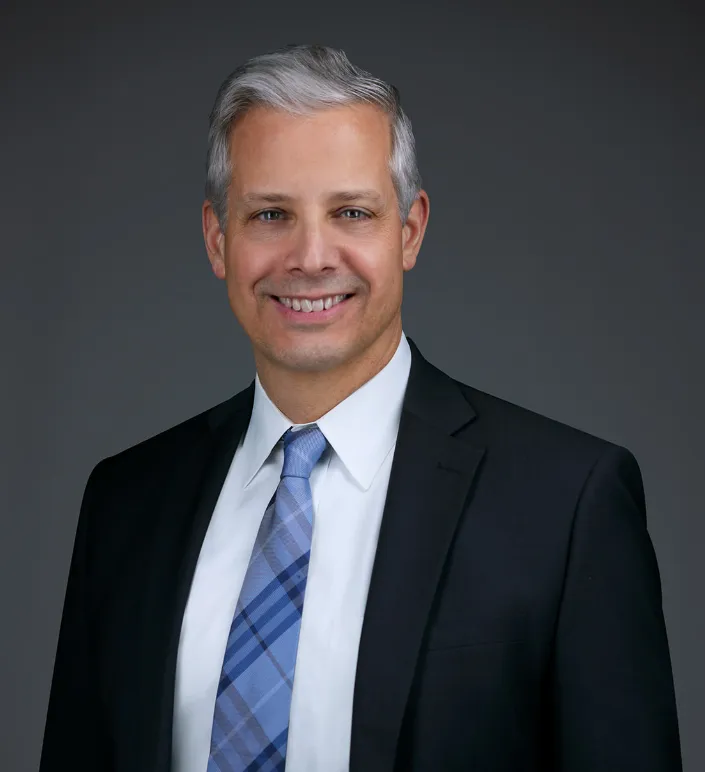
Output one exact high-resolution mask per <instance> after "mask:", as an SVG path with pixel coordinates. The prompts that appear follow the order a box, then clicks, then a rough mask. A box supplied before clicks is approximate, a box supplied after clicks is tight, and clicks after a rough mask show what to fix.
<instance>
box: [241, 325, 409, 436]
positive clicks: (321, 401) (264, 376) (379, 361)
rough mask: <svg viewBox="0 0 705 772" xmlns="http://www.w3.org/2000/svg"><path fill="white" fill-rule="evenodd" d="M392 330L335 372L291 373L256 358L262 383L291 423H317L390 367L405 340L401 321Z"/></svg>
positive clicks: (267, 361)
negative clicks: (402, 341) (400, 342)
mask: <svg viewBox="0 0 705 772" xmlns="http://www.w3.org/2000/svg"><path fill="white" fill-rule="evenodd" d="M392 327H393V328H392V329H390V330H387V334H386V335H383V336H381V337H380V339H378V340H377V341H375V343H374V344H373V345H372V346H371V347H370V349H368V350H366V351H364V352H363V353H362V354H361V355H360V356H359V357H356V358H355V359H353V360H350V361H349V362H345V363H344V364H342V365H340V366H338V367H336V368H333V369H331V370H325V371H313V372H310V371H302V370H287V369H284V368H282V367H281V366H278V365H276V364H275V363H273V362H271V360H264V359H261V360H260V361H257V360H258V357H255V360H256V362H255V363H256V366H257V374H258V376H259V379H260V383H261V384H262V387H263V388H264V390H265V392H266V393H267V396H268V397H269V398H270V399H271V400H272V402H273V403H274V404H275V405H276V406H277V408H279V410H281V412H282V413H283V414H284V415H285V416H286V417H287V418H288V419H289V420H290V421H292V422H293V423H295V424H306V423H312V422H314V421H317V420H318V419H319V418H320V417H321V416H323V415H325V414H326V413H327V412H328V411H329V410H332V409H333V408H334V407H335V406H336V405H338V404H339V403H340V402H342V401H343V400H344V399H346V397H349V396H350V395H351V394H352V393H353V392H354V391H357V390H358V389H359V388H360V386H362V385H363V384H365V383H367V381H369V380H370V379H371V378H373V377H374V376H375V375H377V373H378V372H379V371H380V370H382V369H383V368H384V367H385V366H386V365H387V364H388V363H389V361H390V360H391V358H392V357H393V356H394V352H395V351H396V350H397V346H398V345H399V341H400V339H401V332H402V329H401V320H399V322H398V324H396V325H393V326H392Z"/></svg>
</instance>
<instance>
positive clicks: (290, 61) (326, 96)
mask: <svg viewBox="0 0 705 772" xmlns="http://www.w3.org/2000/svg"><path fill="white" fill-rule="evenodd" d="M356 103H367V104H371V105H374V106H376V107H379V108H380V109H382V110H383V111H384V112H385V113H386V114H387V115H388V116H389V120H390V128H391V139H392V142H391V145H392V150H391V155H390V158H389V170H390V173H391V176H392V182H393V184H394V190H395V191H396V196H397V201H398V205H399V216H400V218H401V221H402V222H406V218H407V217H408V215H409V210H410V209H411V205H412V204H413V202H414V200H415V199H416V197H417V196H418V193H419V190H420V189H421V175H420V174H419V170H418V167H417V163H416V148H415V142H414V134H413V132H412V130H411V121H410V120H409V118H408V117H407V116H406V114H405V113H404V111H403V110H402V108H401V100H400V97H399V92H398V90H397V89H396V87H395V86H392V85H391V84H388V83H385V82H384V81H383V80H380V79H379V78H375V77H374V76H373V75H371V74H370V73H369V72H366V71H365V70H362V69H360V68H359V67H356V66H355V65H353V64H352V63H351V62H350V60H349V59H348V57H347V56H346V55H345V52H344V51H341V50H340V49H336V48H330V47H328V46H320V45H293V46H292V45H290V46H286V47H285V48H282V49H278V50H277V51H273V52H271V53H268V54H262V55H261V56H256V57H253V58H252V59H249V60H248V61H247V62H245V63H244V64H243V65H241V66H240V67H238V68H237V69H236V70H235V71H234V72H232V73H231V74H230V75H229V76H228V77H227V78H226V79H225V80H224V81H223V83H222V85H221V87H220V89H219V90H218V95H217V96H216V100H215V104H214V105H213V109H212V111H211V114H210V129H209V132H208V154H207V159H206V198H207V199H208V200H209V201H210V202H211V204H212V205H213V209H214V211H215V214H216V217H217V218H218V222H219V223H220V227H221V229H223V230H225V226H226V223H227V215H228V189H229V187H230V181H231V178H232V174H233V169H232V167H231V163H230V147H229V140H230V133H231V131H232V128H233V126H234V125H235V122H236V120H237V119H238V118H241V117H242V116H243V115H244V114H245V113H246V112H247V111H248V110H249V109H250V108H252V107H255V106H266V107H274V108H279V109H282V110H286V111H287V112H290V113H293V114H297V115H304V114H310V113H311V112H313V111H315V110H321V109H325V108H326V107H334V106H339V105H347V104H356Z"/></svg>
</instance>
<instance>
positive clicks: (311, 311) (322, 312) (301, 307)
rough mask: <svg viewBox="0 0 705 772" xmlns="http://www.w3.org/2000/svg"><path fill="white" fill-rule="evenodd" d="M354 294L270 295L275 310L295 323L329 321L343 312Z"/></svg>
mask: <svg viewBox="0 0 705 772" xmlns="http://www.w3.org/2000/svg"><path fill="white" fill-rule="evenodd" d="M353 297H355V296H354V295H329V296H328V297H324V298H302V297H298V298H287V297H279V296H275V295H271V296H270V298H271V300H272V301H274V306H275V308H276V310H277V311H278V312H279V313H280V314H282V316H283V317H284V319H286V320H288V321H289V322H291V323H296V324H316V323H318V322H331V321H333V320H334V319H336V318H337V317H338V316H340V315H341V314H344V313H345V310H346V309H347V308H348V306H349V303H350V300H351V299H352V298H353Z"/></svg>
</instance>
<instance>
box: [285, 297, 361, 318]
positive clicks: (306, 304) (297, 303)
mask: <svg viewBox="0 0 705 772" xmlns="http://www.w3.org/2000/svg"><path fill="white" fill-rule="evenodd" d="M349 297H350V295H330V296H329V297H327V298H315V299H314V298H285V297H277V300H278V301H279V302H280V303H281V304H282V305H283V306H286V307H287V308H291V309H293V310H294V311H300V312H302V313H304V314H310V313H312V312H313V311H327V310H328V309H329V308H332V307H333V306H336V305H338V303H342V301H343V300H345V299H346V298H349Z"/></svg>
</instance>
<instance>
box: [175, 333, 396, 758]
mask: <svg viewBox="0 0 705 772" xmlns="http://www.w3.org/2000/svg"><path fill="white" fill-rule="evenodd" d="M410 367H411V351H410V349H409V344H408V342H407V340H406V337H405V336H404V334H403V333H402V335H401V338H400V341H399V345H398V347H397V350H396V353H395V354H394V356H393V357H392V359H391V360H390V361H389V362H388V364H387V365H386V366H385V367H384V368H383V369H382V370H381V371H380V372H379V373H377V375H375V376H374V377H373V378H372V379H370V380H369V381H368V382H367V383H365V384H364V385H363V386H361V387H360V388H359V389H358V390H357V391H355V392H354V393H353V394H351V395H350V396H349V397H347V398H346V399H345V400H343V401H342V402H341V403H339V404H338V405H336V406H335V407H334V408H333V409H332V410H330V411H329V412H328V413H326V414H325V415H324V416H322V417H321V418H320V419H319V420H318V421H316V424H318V427H319V428H320V430H321V431H322V432H323V434H324V436H325V438H326V439H327V440H328V443H329V445H328V447H327V448H326V450H325V451H324V453H323V455H322V456H321V458H320V460H319V461H318V463H317V464H316V466H315V467H314V469H313V472H312V473H311V478H310V480H311V490H312V494H313V513H314V514H313V523H314V527H313V540H312V544H311V558H310V563H309V568H308V580H307V583H306V593H305V596H304V610H303V616H302V620H301V631H300V634H299V647H298V653H297V660H296V671H295V678H294V686H293V692H292V698H291V713H290V719H289V737H288V746H287V754H286V769H287V772H347V770H348V760H349V755H350V730H351V725H352V702H353V688H354V684H355V671H356V666H357V654H358V646H359V641H360V633H361V630H362V620H363V615H364V611H365V604H366V601H367V591H368V589H369V582H370V576H371V573H372V565H373V561H374V556H375V551H376V549H377V537H378V534H379V527H380V524H381V521H382V511H383V508H384V502H385V499H386V495H387V485H388V483H389V473H390V471H391V465H392V458H393V455H394V448H395V445H396V439H397V431H398V428H399V419H400V416H401V408H402V402H403V398H404V392H405V390H406V384H407V380H408V377H409V370H410ZM290 426H294V427H297V426H298V427H299V428H300V426H301V425H296V424H294V423H293V422H292V421H290V420H289V419H287V418H286V416H285V415H283V414H282V413H281V412H280V411H279V410H278V409H277V407H276V406H275V405H274V404H273V403H272V401H271V400H270V399H269V397H268V396H267V394H266V393H265V391H264V389H263V387H262V385H261V383H260V381H259V377H255V394H254V404H253V409H252V417H251V420H250V424H249V426H248V429H247V432H246V433H245V435H244V437H243V439H242V440H241V441H240V444H239V445H238V448H237V450H236V452H235V455H234V457H233V461H232V464H231V466H230V470H229V471H228V474H227V476H226V478H225V482H224V483H223V487H222V489H221V491H220V496H219V498H218V502H217V504H216V506H215V509H214V511H213V516H212V518H211V521H210V524H209V527H208V531H207V533H206V537H205V540H204V542H203V546H202V548H201V552H200V555H199V558H198V563H197V566H196V572H195V575H194V578H193V583H192V585H191V591H190V594H189V598H188V602H187V605H186V610H185V613H184V618H183V622H182V627H181V637H180V641H179V651H178V660H177V671H176V688H175V703H174V724H173V730H174V731H173V769H174V772H205V771H206V767H207V765H208V756H209V752H210V737H211V727H212V722H213V710H214V705H215V698H216V691H217V686H218V681H219V678H220V674H221V668H222V665H223V656H224V653H225V646H226V643H227V639H228V634H229V632H230V625H231V623H232V620H233V614H234V611H235V605H236V603H237V599H238V596H239V594H240V588H241V587H242V583H243V580H244V577H245V572H246V570H247V566H248V563H249V559H250V554H251V552H252V548H253V546H254V542H255V537H256V535H257V531H258V529H259V526H260V521H261V520H262V517H263V515H264V511H265V509H266V507H267V504H268V503H269V501H270V499H271V497H272V495H273V494H274V491H275V490H276V488H277V486H278V484H279V479H280V475H281V470H282V466H283V463H284V450H283V445H282V443H281V442H280V441H279V440H280V438H281V436H282V435H283V434H284V432H285V431H286V430H287V429H288V428H289V427H290Z"/></svg>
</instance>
